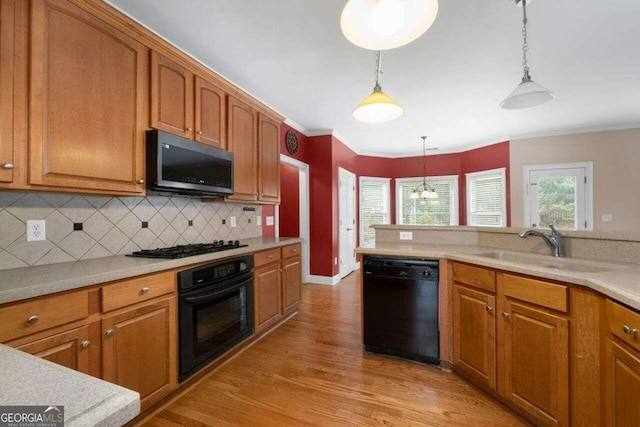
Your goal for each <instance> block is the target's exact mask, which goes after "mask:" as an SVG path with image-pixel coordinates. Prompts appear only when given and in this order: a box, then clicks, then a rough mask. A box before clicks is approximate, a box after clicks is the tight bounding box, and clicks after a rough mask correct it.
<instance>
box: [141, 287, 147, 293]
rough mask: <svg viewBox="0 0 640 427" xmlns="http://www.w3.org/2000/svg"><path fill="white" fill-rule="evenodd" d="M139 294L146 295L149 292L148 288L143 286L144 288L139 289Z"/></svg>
mask: <svg viewBox="0 0 640 427" xmlns="http://www.w3.org/2000/svg"><path fill="white" fill-rule="evenodd" d="M140 292H142V293H143V294H146V293H147V292H149V288H147V287H146V286H145V287H144V288H142V289H140Z"/></svg>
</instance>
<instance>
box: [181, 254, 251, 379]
mask: <svg viewBox="0 0 640 427" xmlns="http://www.w3.org/2000/svg"><path fill="white" fill-rule="evenodd" d="M252 268H253V258H252V257H251V256H242V257H236V258H230V259H226V260H223V261H218V262H215V263H211V264H206V265H202V266H200V267H196V268H192V269H189V270H185V271H181V272H179V273H178V296H179V299H180V303H179V311H178V313H179V321H178V328H179V333H180V338H179V341H180V353H179V361H180V376H179V377H180V381H182V380H184V379H185V378H186V377H188V376H189V375H191V374H193V373H194V372H196V371H197V370H198V369H199V368H201V367H202V366H203V365H205V364H206V363H207V362H209V361H211V360H213V359H214V358H216V357H217V356H219V355H220V354H222V353H223V352H224V351H225V350H227V349H229V348H230V347H232V346H233V345H234V344H236V343H238V342H240V341H241V340H242V339H244V338H245V337H247V336H249V335H251V333H252V332H253V273H252Z"/></svg>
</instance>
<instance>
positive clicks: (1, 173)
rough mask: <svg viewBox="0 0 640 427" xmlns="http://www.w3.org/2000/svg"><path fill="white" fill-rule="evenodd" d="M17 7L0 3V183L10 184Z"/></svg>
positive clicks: (12, 160)
mask: <svg viewBox="0 0 640 427" xmlns="http://www.w3.org/2000/svg"><path fill="white" fill-rule="evenodd" d="M15 24H16V3H15V1H12V0H7V1H4V0H3V1H2V2H0V182H13V168H14V167H15V159H14V157H13V144H14V142H13V141H14V139H13V87H14V61H15V44H14V42H15V28H16V27H15Z"/></svg>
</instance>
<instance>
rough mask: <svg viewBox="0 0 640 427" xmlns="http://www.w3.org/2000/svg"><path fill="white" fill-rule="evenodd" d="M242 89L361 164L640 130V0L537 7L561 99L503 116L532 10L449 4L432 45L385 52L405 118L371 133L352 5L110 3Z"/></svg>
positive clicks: (541, 44)
mask: <svg viewBox="0 0 640 427" xmlns="http://www.w3.org/2000/svg"><path fill="white" fill-rule="evenodd" d="M108 2H109V3H111V4H112V5H114V6H116V7H117V8H118V9H120V10H122V11H123V12H124V13H126V14H127V15H129V16H131V17H132V18H133V19H135V20H137V21H139V22H141V23H142V24H143V25H145V26H146V27H148V28H150V29H151V30H153V31H154V32H156V33H158V34H159V35H161V36H162V37H163V38H165V39H167V40H169V41H170V42H171V43H173V44H174V45H176V46H178V47H179V48H180V49H182V50H184V51H185V52H187V53H189V54H190V55H192V56H193V57H195V58H196V59H198V60H200V61H201V62H202V63H204V64H205V65H207V66H209V67H210V68H212V69H213V70H214V71H216V72H218V73H219V74H220V75H222V76H223V77H225V78H227V79H228V80H230V81H232V82H233V83H235V84H236V85H238V86H240V87H241V88H243V89H244V90H245V91H247V92H249V93H250V94H252V95H253V96H255V97H256V98H258V99H260V100H261V101H262V102H264V103H265V104H267V105H269V106H270V107H271V108H273V109H274V110H276V111H278V112H279V113H280V114H282V115H283V116H285V117H287V121H288V122H289V123H291V124H292V125H293V126H294V127H296V128H298V129H299V130H301V131H303V132H304V133H306V134H307V135H314V134H320V133H325V134H326V133H328V131H327V130H328V129H330V130H333V131H334V132H335V133H334V134H335V135H336V136H338V138H340V139H341V140H342V141H343V142H344V143H346V144H347V145H348V146H350V147H351V148H352V149H353V150H354V151H356V152H358V153H360V154H368V155H378V156H388V157H401V156H409V155H417V154H421V152H422V140H421V139H420V136H422V135H428V136H429V139H428V140H427V141H428V145H430V146H437V147H439V148H440V150H439V152H452V151H460V150H462V149H467V148H470V147H477V146H482V145H488V144H492V143H496V142H500V141H504V140H509V139H519V138H523V137H531V136H540V135H557V134H566V133H577V132H583V131H591V130H607V129H619V128H634V127H640V79H639V77H638V73H639V72H640V50H639V49H638V46H637V43H638V41H639V40H640V24H639V18H640V1H638V0H537V1H535V2H532V3H531V5H530V6H529V7H528V8H527V13H528V17H529V26H528V27H529V44H530V51H529V65H530V68H531V77H532V78H533V80H534V81H536V82H537V83H539V84H541V85H543V86H546V87H548V88H550V89H551V90H553V91H554V92H555V94H556V99H555V100H553V101H551V102H549V103H547V104H544V105H541V106H538V107H534V108H531V109H527V110H515V111H505V110H501V109H500V108H499V107H498V104H499V103H500V101H501V100H502V99H503V98H504V97H505V96H506V95H508V94H509V92H511V91H512V90H513V89H514V88H515V86H516V85H517V84H518V83H519V82H520V79H521V77H522V65H521V43H522V39H521V25H522V23H521V20H522V9H520V8H518V7H516V6H515V4H514V3H513V0H440V12H439V15H438V18H437V19H436V21H435V23H434V25H433V26H432V27H431V28H430V29H429V30H428V31H427V32H426V33H425V34H424V35H422V36H421V37H420V38H419V39H417V40H416V41H414V42H413V43H410V44H408V45H406V46H403V47H400V48H398V49H393V50H389V51H384V52H383V54H382V70H383V75H382V76H381V79H380V83H381V85H382V88H383V90H384V91H385V92H386V93H387V94H388V95H389V96H391V97H392V98H394V99H395V100H396V101H397V102H398V103H399V104H400V105H401V106H402V107H403V108H404V110H405V114H404V116H402V117H401V118H400V119H398V120H395V121H393V122H388V123H381V124H364V123H360V122H358V121H356V120H355V119H354V118H353V117H352V116H351V112H352V111H353V109H354V108H355V107H356V105H357V104H358V103H359V102H360V101H362V100H363V99H364V98H365V97H366V96H368V95H369V94H370V93H371V91H372V90H373V85H374V78H375V76H374V74H375V73H374V70H375V52H373V51H368V50H364V49H361V48H358V47H356V46H355V45H352V44H351V43H350V42H348V41H347V40H346V39H345V38H344V36H343V35H342V33H341V31H340V22H339V21H340V13H341V11H342V8H343V6H344V4H345V0H321V1H319V0H271V1H265V0H135V1H132V0H108Z"/></svg>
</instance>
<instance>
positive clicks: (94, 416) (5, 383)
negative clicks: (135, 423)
mask: <svg viewBox="0 0 640 427" xmlns="http://www.w3.org/2000/svg"><path fill="white" fill-rule="evenodd" d="M0 384H2V386H1V387H0V404H2V405H3V406H6V405H16V406H25V405H29V406H31V405H36V406H53V405H57V406H64V421H65V426H67V427H72V426H79V427H84V426H104V427H107V426H121V425H123V424H125V423H127V422H128V421H130V420H132V419H133V418H134V417H136V416H137V415H138V414H139V413H140V395H139V394H138V393H136V392H135V391H131V390H129V389H126V388H123V387H120V386H117V385H115V384H111V383H108V382H106V381H102V380H100V379H98V378H94V377H91V376H89V375H85V374H83V373H80V372H77V371H73V370H71V369H68V368H65V367H63V366H60V365H57V364H55V363H52V362H49V361H47V360H44V359H41V358H39V357H35V356H32V355H30V354H27V353H24V352H22V351H19V350H15V349H13V348H10V347H7V346H4V345H1V344H0Z"/></svg>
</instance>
